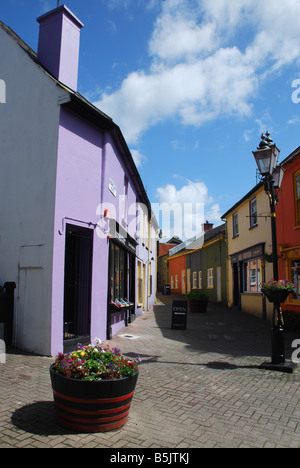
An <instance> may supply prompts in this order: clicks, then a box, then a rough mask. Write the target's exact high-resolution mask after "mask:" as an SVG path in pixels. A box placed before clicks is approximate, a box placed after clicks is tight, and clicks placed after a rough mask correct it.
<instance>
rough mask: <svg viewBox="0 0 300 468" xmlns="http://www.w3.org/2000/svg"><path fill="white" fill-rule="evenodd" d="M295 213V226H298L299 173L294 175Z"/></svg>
mask: <svg viewBox="0 0 300 468" xmlns="http://www.w3.org/2000/svg"><path fill="white" fill-rule="evenodd" d="M295 213H296V225H297V226H300V172H298V173H297V174H295Z"/></svg>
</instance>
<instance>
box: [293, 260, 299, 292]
mask: <svg viewBox="0 0 300 468" xmlns="http://www.w3.org/2000/svg"><path fill="white" fill-rule="evenodd" d="M292 281H294V283H295V285H296V288H297V289H296V294H297V299H300V260H295V261H293V262H292Z"/></svg>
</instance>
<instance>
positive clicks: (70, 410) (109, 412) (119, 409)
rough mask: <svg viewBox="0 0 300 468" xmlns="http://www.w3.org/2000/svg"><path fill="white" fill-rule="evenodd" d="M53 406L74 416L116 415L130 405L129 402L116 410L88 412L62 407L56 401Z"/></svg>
mask: <svg viewBox="0 0 300 468" xmlns="http://www.w3.org/2000/svg"><path fill="white" fill-rule="evenodd" d="M55 405H56V407H57V408H60V409H62V410H63V411H67V412H68V413H74V414H85V415H91V416H92V415H101V414H113V413H118V412H120V411H122V410H124V409H126V408H129V407H130V405H131V400H130V402H129V403H127V404H126V405H124V406H119V407H118V408H112V409H107V410H105V409H101V410H96V411H89V410H80V409H75V408H69V407H67V406H64V405H62V404H61V403H59V402H58V401H55Z"/></svg>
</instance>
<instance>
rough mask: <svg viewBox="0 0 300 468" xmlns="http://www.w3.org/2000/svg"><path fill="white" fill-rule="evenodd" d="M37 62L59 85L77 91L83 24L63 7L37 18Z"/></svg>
mask: <svg viewBox="0 0 300 468" xmlns="http://www.w3.org/2000/svg"><path fill="white" fill-rule="evenodd" d="M37 22H38V23H39V24H40V32H39V44H38V54H37V58H38V61H39V62H40V63H41V64H42V65H43V66H44V67H45V68H46V69H47V70H48V71H49V72H50V73H51V74H52V75H53V76H54V77H55V78H56V79H57V80H59V81H61V82H62V83H63V84H65V85H66V86H68V87H69V88H71V89H72V90H73V91H77V78H78V63H79V42H80V30H81V28H82V27H83V24H82V23H81V21H79V19H78V18H76V16H75V15H74V14H73V13H72V12H71V11H70V10H69V9H68V8H67V7H66V6H65V5H62V6H60V7H58V8H56V9H55V10H52V11H50V12H48V13H46V14H45V15H42V16H40V17H39V18H37Z"/></svg>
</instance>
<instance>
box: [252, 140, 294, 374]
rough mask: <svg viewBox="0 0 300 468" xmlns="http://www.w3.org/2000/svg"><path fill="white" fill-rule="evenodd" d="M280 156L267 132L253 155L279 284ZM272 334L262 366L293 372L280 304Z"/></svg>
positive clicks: (275, 303) (274, 274)
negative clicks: (266, 201)
mask: <svg viewBox="0 0 300 468" xmlns="http://www.w3.org/2000/svg"><path fill="white" fill-rule="evenodd" d="M279 153H280V150H279V149H278V148H277V147H276V145H275V143H273V141H272V139H271V138H270V134H269V133H268V132H267V133H266V136H264V135H262V137H261V142H260V145H259V147H258V148H257V151H253V155H254V158H255V160H256V163H257V166H258V169H259V172H260V175H261V178H262V181H263V182H264V187H265V192H266V193H267V195H268V197H269V200H270V210H271V228H272V259H273V276H274V281H278V280H279V277H278V254H277V233H276V209H275V207H276V203H277V202H278V196H277V192H278V191H279V190H280V187H281V182H282V179H283V174H284V170H283V168H282V167H281V166H280V165H278V158H279ZM271 334H272V361H271V363H267V362H266V363H263V364H262V367H264V368H267V369H272V370H273V369H274V370H281V371H283V372H292V370H293V365H292V364H286V361H285V346H284V324H283V319H282V311H281V307H280V302H274V303H273V321H272V329H271Z"/></svg>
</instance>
